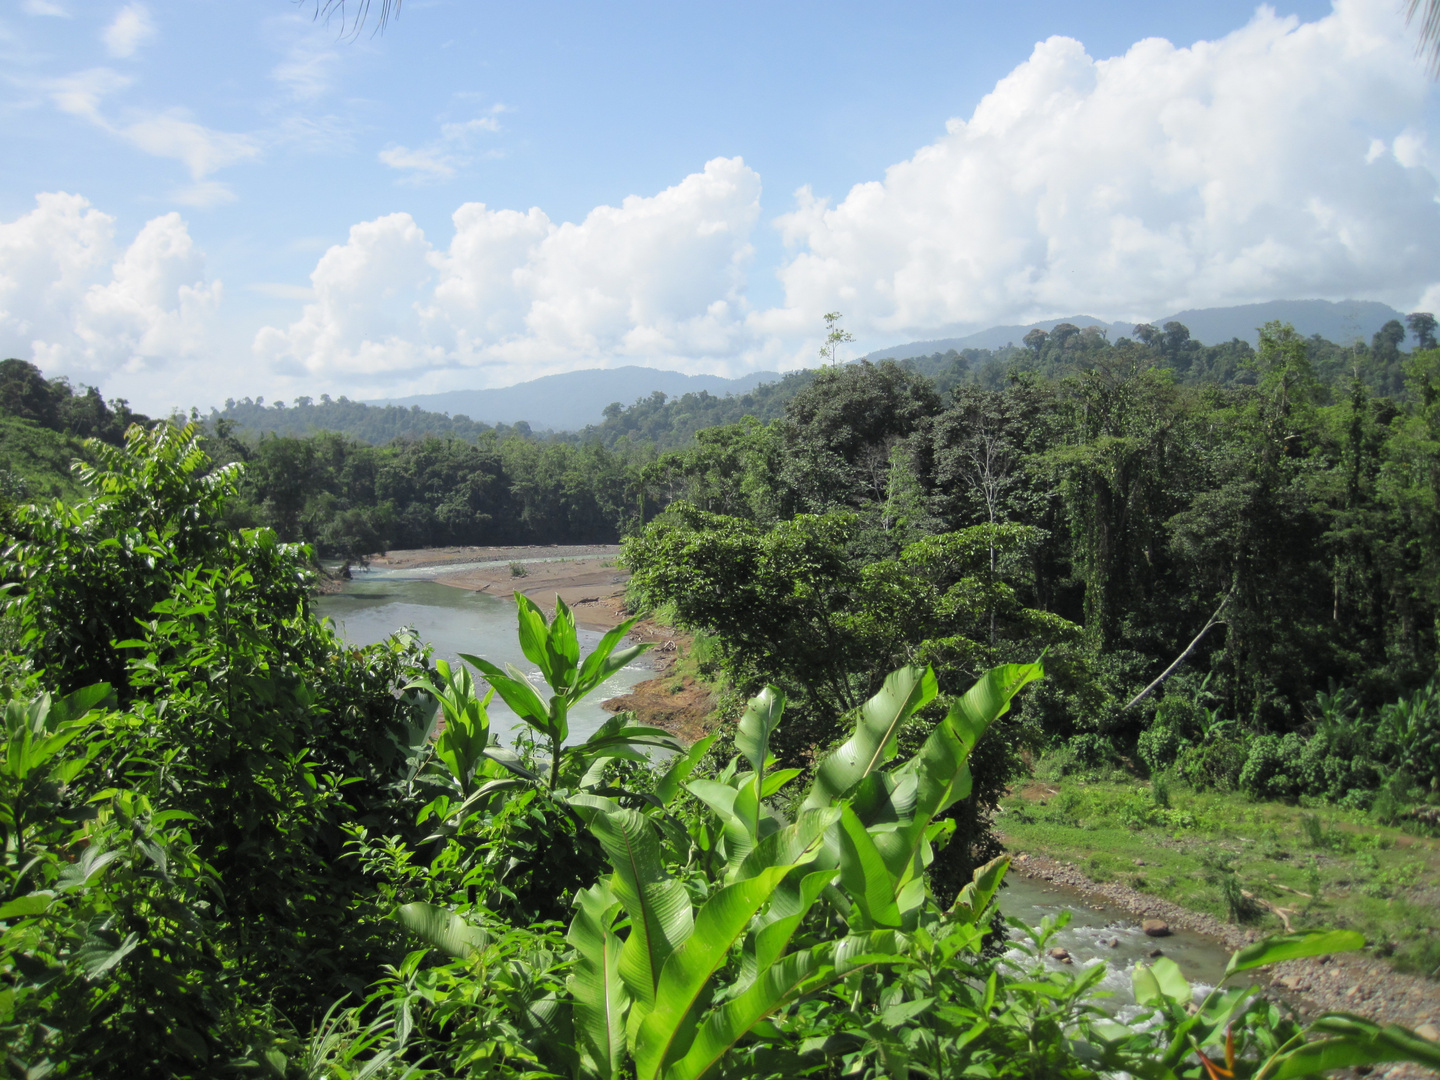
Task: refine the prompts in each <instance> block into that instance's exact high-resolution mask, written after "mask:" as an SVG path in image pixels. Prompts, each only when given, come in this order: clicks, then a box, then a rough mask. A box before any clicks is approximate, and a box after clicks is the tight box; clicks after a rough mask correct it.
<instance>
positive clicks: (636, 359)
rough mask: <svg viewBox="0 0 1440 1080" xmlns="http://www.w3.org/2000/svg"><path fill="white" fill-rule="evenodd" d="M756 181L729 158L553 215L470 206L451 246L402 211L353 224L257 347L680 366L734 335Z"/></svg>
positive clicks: (314, 361) (339, 358)
mask: <svg viewBox="0 0 1440 1080" xmlns="http://www.w3.org/2000/svg"><path fill="white" fill-rule="evenodd" d="M759 209H760V178H759V176H758V175H757V174H756V173H755V172H754V171H753V170H752V169H750V168H749V167H748V166H746V165H745V163H744V162H743V161H741V160H740V159H739V158H728V159H727V158H717V159H716V160H714V161H711V162H709V163H708V164H707V165H706V166H705V169H704V171H703V172H699V173H694V174H692V175H690V176H688V177H686V178H685V179H684V180H683V181H681V182H680V183H679V184H676V185H675V186H673V187H671V188H667V189H666V190H664V191H662V192H660V193H659V194H657V195H654V196H648V197H641V196H631V197H630V198H627V199H625V200H624V202H623V203H622V204H621V205H620V206H618V207H615V206H602V207H597V208H596V209H595V210H593V211H591V212H590V213H589V214H588V215H587V216H586V217H585V219H584V220H583V221H581V222H578V223H572V222H565V223H561V224H557V223H555V222H553V221H551V220H550V218H549V217H547V216H546V215H545V214H544V213H543V212H542V211H540V210H538V209H531V210H529V211H528V212H526V213H520V212H518V211H513V210H491V209H490V208H488V207H486V206H484V205H483V204H481V203H467V204H466V205H464V206H462V207H460V209H459V210H457V211H456V212H455V214H454V218H453V221H454V228H455V233H454V236H453V238H452V239H451V241H450V244H449V246H448V248H447V249H444V250H439V249H437V248H435V247H434V246H433V245H432V244H431V242H430V241H429V240H428V238H426V236H425V235H424V233H423V232H422V231H421V229H420V228H419V226H418V225H416V223H415V222H414V220H413V219H412V218H411V217H410V215H408V214H392V215H390V216H388V217H383V218H379V219H377V220H375V221H369V222H364V223H362V224H359V225H356V226H354V227H353V228H352V229H351V230H350V237H349V240H348V242H347V243H345V244H343V245H337V246H336V247H333V248H331V249H330V250H329V251H327V252H326V253H325V255H324V256H322V257H321V259H320V261H319V263H318V264H317V266H316V268H315V271H314V273H313V274H312V275H311V284H312V286H313V288H314V290H315V296H316V299H315V301H314V302H313V303H310V304H307V305H306V307H305V309H304V312H303V314H302V316H301V317H300V318H299V319H298V320H297V321H295V322H294V323H292V324H291V325H290V326H288V327H286V328H283V329H282V328H278V327H266V328H265V329H263V330H261V332H260V333H259V334H258V335H257V337H256V341H255V349H256V352H257V353H258V354H259V355H260V356H261V357H262V358H264V359H266V360H267V361H269V362H271V363H272V364H274V365H275V366H276V367H277V368H278V369H279V370H281V371H283V372H288V373H294V374H300V373H302V372H303V373H308V374H310V375H312V376H319V375H324V376H331V377H334V376H339V375H344V374H352V373H353V374H363V375H366V376H369V377H372V378H375V379H383V380H389V381H391V382H392V383H393V382H396V381H398V380H400V379H402V378H410V377H414V376H417V375H420V374H423V373H424V372H425V371H427V370H429V369H431V368H436V367H488V368H492V369H495V370H494V371H493V372H492V374H493V376H494V378H495V380H496V381H505V380H506V379H510V380H512V381H513V379H514V378H525V377H531V376H536V375H542V374H545V373H547V372H548V371H554V370H562V369H565V368H567V367H573V366H576V364H578V363H587V364H613V363H649V364H652V365H654V364H657V363H664V364H682V365H683V364H687V363H690V362H692V361H694V360H695V359H697V358H708V357H714V356H717V355H718V356H733V355H734V354H736V353H737V352H739V351H741V350H743V349H744V348H746V347H747V346H748V344H749V341H750V332H749V330H748V329H747V326H746V316H747V311H748V309H747V306H746V303H745V299H744V285H745V274H746V267H747V264H748V262H749V259H750V256H751V247H750V239H749V238H750V234H751V231H752V230H753V228H754V225H755V222H756V220H757V218H758V216H759Z"/></svg>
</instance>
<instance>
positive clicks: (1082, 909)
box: [1000, 873, 1230, 1014]
mask: <svg viewBox="0 0 1440 1080" xmlns="http://www.w3.org/2000/svg"><path fill="white" fill-rule="evenodd" d="M1005 882H1006V888H1004V889H1001V890H1000V910H1001V911H1002V912H1003V913H1004V914H1006V915H1009V916H1011V917H1013V918H1017V919H1021V920H1023V921H1024V922H1026V923H1028V924H1029V925H1031V926H1039V925H1040V922H1041V920H1043V919H1045V918H1046V917H1047V916H1048V917H1050V918H1055V917H1057V916H1058V915H1059V914H1060V913H1061V912H1062V911H1067V910H1068V911H1069V912H1070V923H1069V925H1068V926H1066V927H1065V929H1063V930H1061V931H1060V933H1059V934H1057V935H1056V937H1055V939H1054V940H1053V941H1052V942H1051V943H1050V945H1049V946H1047V948H1055V947H1057V946H1058V947H1060V948H1063V949H1066V950H1067V951H1068V952H1069V953H1070V956H1071V958H1072V960H1073V963H1074V966H1073V967H1072V966H1071V965H1069V964H1065V963H1063V962H1062V961H1060V960H1055V959H1053V958H1051V957H1049V956H1047V957H1046V958H1045V964H1046V966H1047V967H1050V968H1052V969H1054V970H1057V971H1059V970H1065V969H1069V970H1071V971H1073V970H1075V968H1078V967H1090V966H1091V965H1093V964H1099V963H1104V964H1106V965H1107V970H1106V973H1105V977H1104V978H1103V979H1102V980H1101V982H1100V989H1102V990H1107V991H1109V992H1110V993H1111V994H1112V995H1113V997H1111V998H1110V1002H1111V1004H1110V1005H1107V1006H1106V1008H1107V1010H1108V1011H1118V1012H1121V1013H1122V1014H1123V1012H1124V1011H1125V1009H1126V1008H1127V1007H1128V1006H1131V1005H1133V1004H1134V1002H1135V994H1134V991H1133V989H1132V985H1131V981H1130V972H1131V971H1132V970H1133V969H1134V967H1135V964H1136V963H1137V962H1139V961H1142V960H1143V961H1146V962H1149V961H1150V959H1151V953H1153V952H1154V951H1155V950H1156V949H1159V950H1160V951H1161V952H1162V953H1163V954H1164V955H1165V956H1168V957H1169V958H1170V959H1171V960H1174V961H1175V963H1177V964H1179V965H1180V970H1181V972H1182V973H1183V974H1184V975H1185V978H1186V979H1187V980H1188V981H1189V983H1190V986H1191V988H1192V989H1193V990H1194V991H1195V999H1196V1000H1197V1001H1198V1000H1200V999H1201V998H1203V997H1204V996H1205V995H1206V994H1208V993H1209V992H1210V990H1211V988H1212V987H1214V986H1215V984H1216V983H1218V982H1219V981H1220V979H1221V978H1223V977H1224V974H1225V964H1226V963H1227V962H1228V960H1229V959H1230V953H1229V951H1228V950H1227V949H1226V948H1225V947H1224V946H1223V945H1221V944H1220V943H1219V942H1217V941H1215V940H1214V939H1213V938H1208V937H1205V936H1204V935H1203V934H1196V933H1192V932H1191V931H1189V930H1178V929H1176V930H1172V931H1171V932H1170V934H1169V936H1168V937H1163V938H1152V937H1146V936H1145V934H1144V933H1143V932H1141V930H1140V922H1139V920H1138V919H1137V918H1136V917H1135V916H1134V915H1132V914H1131V913H1130V912H1128V911H1125V910H1124V909H1122V908H1112V907H1107V906H1105V905H1103V904H1099V903H1096V902H1095V901H1093V900H1091V899H1090V898H1089V897H1087V896H1085V895H1084V894H1083V893H1081V892H1079V891H1077V890H1075V889H1068V888H1065V887H1064V886H1061V885H1054V884H1052V883H1050V882H1045V881H1036V880H1034V879H1033V878H1026V877H1021V876H1020V875H1019V874H1015V873H1011V874H1007V875H1006V876H1005ZM1112 941H1113V942H1115V944H1114V945H1111V944H1110V943H1111V942H1112Z"/></svg>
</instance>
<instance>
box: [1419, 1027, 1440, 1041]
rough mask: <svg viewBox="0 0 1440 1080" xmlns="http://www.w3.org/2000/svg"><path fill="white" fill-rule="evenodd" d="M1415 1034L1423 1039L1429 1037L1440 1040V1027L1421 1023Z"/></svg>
mask: <svg viewBox="0 0 1440 1080" xmlns="http://www.w3.org/2000/svg"><path fill="white" fill-rule="evenodd" d="M1415 1034H1416V1035H1419V1036H1420V1037H1421V1038H1422V1039H1429V1040H1430V1041H1431V1042H1440V1027H1436V1026H1435V1025H1434V1024H1421V1025H1420V1026H1419V1027H1417V1028H1416V1029H1415Z"/></svg>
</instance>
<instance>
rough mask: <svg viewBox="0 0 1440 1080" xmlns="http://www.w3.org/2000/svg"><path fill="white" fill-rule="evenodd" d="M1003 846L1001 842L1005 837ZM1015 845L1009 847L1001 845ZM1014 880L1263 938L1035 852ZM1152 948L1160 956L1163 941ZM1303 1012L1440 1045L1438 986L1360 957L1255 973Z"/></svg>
mask: <svg viewBox="0 0 1440 1080" xmlns="http://www.w3.org/2000/svg"><path fill="white" fill-rule="evenodd" d="M1001 838H1002V840H1006V838H1005V836H1004V834H1003V832H1002V834H1001ZM1011 843H1012V841H1010V840H1006V846H1007V847H1009V846H1011ZM1010 872H1011V873H1014V874H1019V875H1020V876H1022V877H1027V878H1030V879H1032V880H1036V881H1046V882H1052V883H1054V884H1056V885H1063V886H1065V887H1066V888H1069V889H1073V890H1075V891H1076V892H1078V893H1080V894H1081V895H1083V896H1086V897H1089V898H1091V899H1093V900H1095V901H1097V902H1100V903H1104V904H1109V905H1111V906H1113V907H1119V908H1122V909H1124V910H1125V911H1128V912H1130V913H1131V914H1132V915H1134V916H1135V917H1136V919H1138V920H1144V919H1159V920H1161V921H1163V922H1164V923H1166V924H1167V925H1168V926H1170V927H1180V928H1183V929H1186V930H1193V931H1194V932H1196V933H1198V934H1204V935H1206V936H1207V937H1211V938H1214V939H1215V940H1216V941H1217V942H1219V943H1220V944H1221V945H1223V946H1224V947H1226V948H1228V949H1231V950H1234V949H1239V948H1242V947H1244V946H1245V945H1248V944H1250V943H1251V942H1254V941H1258V940H1259V939H1260V938H1261V937H1263V936H1265V934H1264V933H1262V932H1261V931H1259V930H1255V929H1244V928H1242V927H1239V926H1236V925H1235V924H1233V923H1227V922H1224V921H1222V920H1220V919H1217V918H1215V917H1214V916H1212V915H1207V914H1205V913H1204V912H1198V911H1191V910H1189V909H1188V908H1183V907H1181V906H1180V905H1178V904H1174V903H1171V902H1170V901H1168V900H1163V899H1161V898H1159V897H1156V896H1151V895H1149V894H1146V893H1143V892H1141V891H1139V890H1138V889H1134V888H1131V887H1130V886H1128V885H1123V884H1121V883H1119V882H1116V881H1105V882H1100V881H1095V880H1093V879H1092V878H1090V877H1088V876H1087V875H1086V874H1084V873H1083V872H1082V871H1081V870H1080V869H1079V868H1077V867H1076V866H1074V865H1072V864H1070V863H1067V862H1062V861H1060V860H1059V859H1054V858H1051V857H1050V856H1048V855H1042V854H1036V853H1032V852H1025V851H1020V852H1017V853H1016V854H1015V855H1014V857H1013V859H1012V861H1011V871H1010ZM1155 944H1156V946H1157V947H1158V948H1160V949H1161V950H1162V951H1163V950H1164V946H1165V939H1164V938H1163V937H1160V938H1157V939H1156V941H1155ZM1260 974H1261V976H1262V978H1263V977H1264V976H1266V975H1268V976H1269V978H1270V985H1271V986H1272V987H1273V989H1274V990H1275V991H1277V992H1278V993H1280V994H1281V995H1282V996H1284V997H1286V998H1288V999H1290V1000H1291V1001H1294V1002H1295V1003H1296V1004H1297V1005H1298V1006H1299V1008H1300V1010H1301V1011H1302V1012H1303V1013H1310V1014H1314V1013H1319V1012H1325V1011H1343V1012H1353V1013H1356V1014H1358V1015H1360V1016H1364V1017H1368V1018H1369V1019H1371V1020H1374V1021H1377V1022H1381V1023H1394V1024H1403V1025H1404V1026H1405V1027H1408V1028H1410V1029H1412V1030H1415V1031H1419V1032H1420V1033H1421V1034H1423V1035H1425V1036H1427V1037H1428V1038H1440V984H1437V983H1435V982H1432V981H1431V980H1429V979H1425V978H1422V977H1420V976H1418V975H1409V974H1405V973H1403V972H1397V971H1396V970H1395V969H1394V968H1393V967H1391V966H1390V965H1389V964H1387V963H1385V962H1384V961H1383V960H1378V959H1375V958H1373V957H1368V956H1365V955H1364V954H1363V953H1339V954H1337V955H1335V956H1329V957H1319V958H1316V959H1313V960H1292V961H1290V962H1288V963H1284V964H1277V965H1275V966H1274V967H1273V968H1269V969H1267V970H1266V971H1265V972H1262V973H1260Z"/></svg>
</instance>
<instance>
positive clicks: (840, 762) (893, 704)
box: [804, 667, 938, 810]
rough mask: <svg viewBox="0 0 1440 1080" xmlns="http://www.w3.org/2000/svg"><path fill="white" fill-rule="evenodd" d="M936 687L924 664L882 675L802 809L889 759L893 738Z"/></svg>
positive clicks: (844, 789)
mask: <svg viewBox="0 0 1440 1080" xmlns="http://www.w3.org/2000/svg"><path fill="white" fill-rule="evenodd" d="M937 690H938V687H937V685H936V682H935V673H934V672H933V671H932V670H930V668H928V667H924V668H921V667H903V668H900V669H899V670H898V671H894V672H891V673H890V674H889V675H888V676H886V678H885V683H884V685H883V686H881V687H880V692H879V693H878V694H876V695H875V696H874V697H872V698H871V699H870V700H869V701H867V702H866V703H865V704H864V705H863V706H862V707H861V709H860V719H859V722H858V723H857V724H856V725H855V733H854V734H853V735H851V736H850V738H849V740H848V741H846V742H845V743H844V745H842V746H841V747H840V748H839V749H838V750H836V751H835V752H834V753H833V754H831V755H830V756H829V757H828V758H826V759H825V760H824V761H822V762H821V763H820V768H819V769H818V770H817V771H816V774H815V783H814V785H813V786H812V787H811V788H810V794H809V796H808V797H807V798H806V799H805V804H804V808H805V809H807V810H808V809H812V808H814V807H819V806H829V805H830V804H831V803H833V802H834V801H835V800H836V799H839V798H841V797H842V796H844V795H845V794H847V793H848V792H849V791H850V790H851V789H852V788H854V787H855V785H856V784H858V783H860V781H861V780H863V779H865V777H867V776H869V775H870V774H871V773H872V772H874V771H875V770H876V769H878V768H879V767H880V766H881V765H883V764H884V763H885V762H886V761H888V760H890V758H892V757H894V755H895V737H896V736H897V735H898V734H899V732H900V729H901V728H902V727H903V726H904V725H905V721H907V720H908V719H910V717H911V716H912V715H913V714H914V713H915V711H916V710H917V709H921V708H924V707H925V705H927V704H928V703H929V702H930V701H931V700H932V699H933V698H934V697H935V694H936V693H937Z"/></svg>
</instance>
